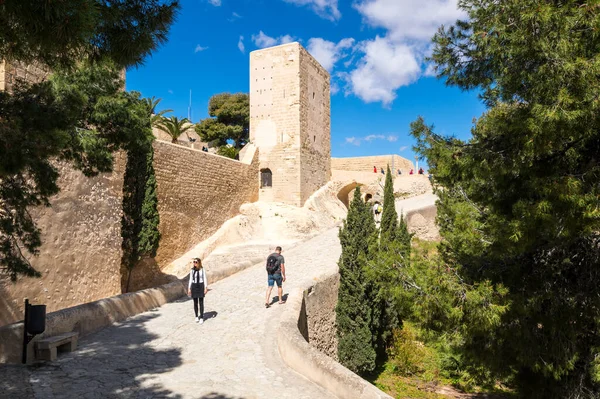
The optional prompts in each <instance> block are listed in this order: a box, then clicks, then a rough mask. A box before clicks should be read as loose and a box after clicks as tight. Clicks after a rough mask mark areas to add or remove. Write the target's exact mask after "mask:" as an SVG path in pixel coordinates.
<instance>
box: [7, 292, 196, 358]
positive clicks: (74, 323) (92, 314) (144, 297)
mask: <svg viewBox="0 0 600 399" xmlns="http://www.w3.org/2000/svg"><path fill="white" fill-rule="evenodd" d="M185 294H186V292H185V288H184V286H183V284H182V283H181V282H180V281H175V282H172V283H169V284H166V285H162V286H160V287H157V288H150V289H147V290H143V291H138V292H132V293H129V294H123V295H117V296H114V297H111V298H105V299H101V300H99V301H95V302H90V303H86V304H83V305H79V306H75V307H72V308H67V309H63V310H59V311H58V312H52V313H49V314H48V315H47V318H46V331H45V332H44V333H43V334H41V335H39V336H36V337H35V339H34V340H33V341H32V342H31V343H30V344H29V351H28V352H29V358H28V362H31V361H32V360H33V343H34V342H35V341H36V340H37V339H40V338H44V337H51V336H54V335H58V334H62V333H66V332H72V331H75V332H78V333H79V337H83V336H86V335H88V334H91V333H93V332H95V331H98V330H100V329H102V328H104V327H107V326H109V325H111V324H113V323H116V322H119V321H122V320H125V319H126V318H128V317H131V316H135V315H136V314H139V313H142V312H145V311H148V310H150V309H154V308H157V307H159V306H162V305H164V304H165V303H167V302H172V301H174V300H176V299H179V298H181V297H182V296H184V295H185ZM22 345H23V323H22V322H19V323H14V324H9V325H7V326H4V327H0V363H20V362H21V353H22Z"/></svg>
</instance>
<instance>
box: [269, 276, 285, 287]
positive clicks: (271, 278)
mask: <svg viewBox="0 0 600 399" xmlns="http://www.w3.org/2000/svg"><path fill="white" fill-rule="evenodd" d="M282 282H283V278H282V277H281V274H269V278H268V283H269V287H273V285H274V284H275V283H277V286H278V287H281V283H282Z"/></svg>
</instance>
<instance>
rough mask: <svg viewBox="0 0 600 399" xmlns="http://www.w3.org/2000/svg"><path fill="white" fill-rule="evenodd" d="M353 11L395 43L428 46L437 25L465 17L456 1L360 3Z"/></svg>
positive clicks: (378, 0) (370, 0)
mask: <svg viewBox="0 0 600 399" xmlns="http://www.w3.org/2000/svg"><path fill="white" fill-rule="evenodd" d="M355 7H356V9H357V10H358V11H359V12H360V13H361V14H362V16H363V18H364V20H365V22H366V23H367V24H369V25H371V26H373V27H376V28H385V29H387V30H388V31H389V37H390V39H392V40H395V41H398V40H404V39H415V40H423V41H427V42H429V40H430V39H431V37H432V36H433V35H434V34H435V32H436V31H437V29H438V27H439V26H440V25H442V24H451V23H453V22H455V21H456V20H457V19H460V18H464V17H465V14H464V13H463V12H462V11H461V10H459V9H458V0H427V1H417V0H360V1H359V2H357V3H356V4H355Z"/></svg>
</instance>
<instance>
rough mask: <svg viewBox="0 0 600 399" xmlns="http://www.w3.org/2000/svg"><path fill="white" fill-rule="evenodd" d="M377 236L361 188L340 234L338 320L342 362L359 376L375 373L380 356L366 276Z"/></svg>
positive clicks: (357, 189)
mask: <svg viewBox="0 0 600 399" xmlns="http://www.w3.org/2000/svg"><path fill="white" fill-rule="evenodd" d="M374 232H375V222H374V220H373V216H372V215H371V212H370V210H369V207H368V206H367V205H366V204H365V203H364V202H363V201H362V199H361V195H360V188H359V187H357V188H356V190H355V192H354V199H353V200H352V203H351V204H350V209H349V210H348V217H347V218H346V221H345V222H344V225H343V227H342V228H341V229H340V233H339V237H340V244H341V246H342V254H341V256H340V260H339V262H338V265H339V270H340V287H339V292H338V303H337V307H336V316H337V335H338V358H339V360H340V363H342V364H343V365H344V366H346V367H348V368H349V369H350V370H352V371H354V372H355V373H359V374H365V373H368V372H371V371H373V370H374V369H375V357H376V355H375V350H374V349H373V346H372V338H371V331H370V328H369V321H370V318H371V309H370V305H369V303H368V301H367V300H366V297H365V288H366V283H365V275H364V273H363V270H364V269H365V265H366V262H367V258H368V256H369V243H370V237H373V235H374Z"/></svg>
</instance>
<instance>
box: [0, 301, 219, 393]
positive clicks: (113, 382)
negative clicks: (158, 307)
mask: <svg viewBox="0 0 600 399" xmlns="http://www.w3.org/2000/svg"><path fill="white" fill-rule="evenodd" d="M156 317H158V314H156V313H154V314H153V313H145V314H143V315H140V316H137V317H134V318H131V319H128V320H126V321H124V322H122V323H119V324H115V325H113V326H111V327H109V328H107V329H104V330H102V331H99V332H97V333H95V334H92V335H89V336H87V337H84V338H83V339H82V340H81V341H80V344H79V348H78V349H77V351H75V352H72V353H66V354H62V355H59V357H58V360H57V361H55V362H52V363H41V364H36V365H33V366H29V367H24V366H22V367H18V368H17V366H5V367H1V368H0V375H2V378H0V380H1V381H2V382H1V385H0V387H1V388H2V389H3V392H10V397H11V398H21V397H23V398H31V397H34V396H33V395H32V393H33V394H35V397H59V398H81V397H85V398H96V397H97V398H133V397H135V398H138V397H139V398H149V397H167V396H168V397H169V398H173V399H179V398H181V395H178V394H175V393H173V392H170V391H169V390H167V389H165V388H164V387H163V386H161V385H160V384H156V383H153V382H152V380H153V376H155V375H157V374H162V373H166V372H169V371H170V370H172V369H173V368H175V367H177V366H180V365H181V364H182V360H181V351H180V350H179V349H166V350H160V349H157V348H155V347H152V346H151V345H150V343H151V342H152V341H155V340H157V339H158V338H159V337H158V336H157V335H155V334H153V333H150V332H148V330H147V328H146V326H145V324H146V323H148V322H150V321H151V320H152V319H154V318H156ZM153 344H155V345H156V342H153ZM9 367H10V368H9ZM5 372H10V374H11V375H10V377H15V378H4V376H5ZM0 396H1V395H0ZM217 397H218V396H217ZM217 397H215V398H217Z"/></svg>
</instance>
